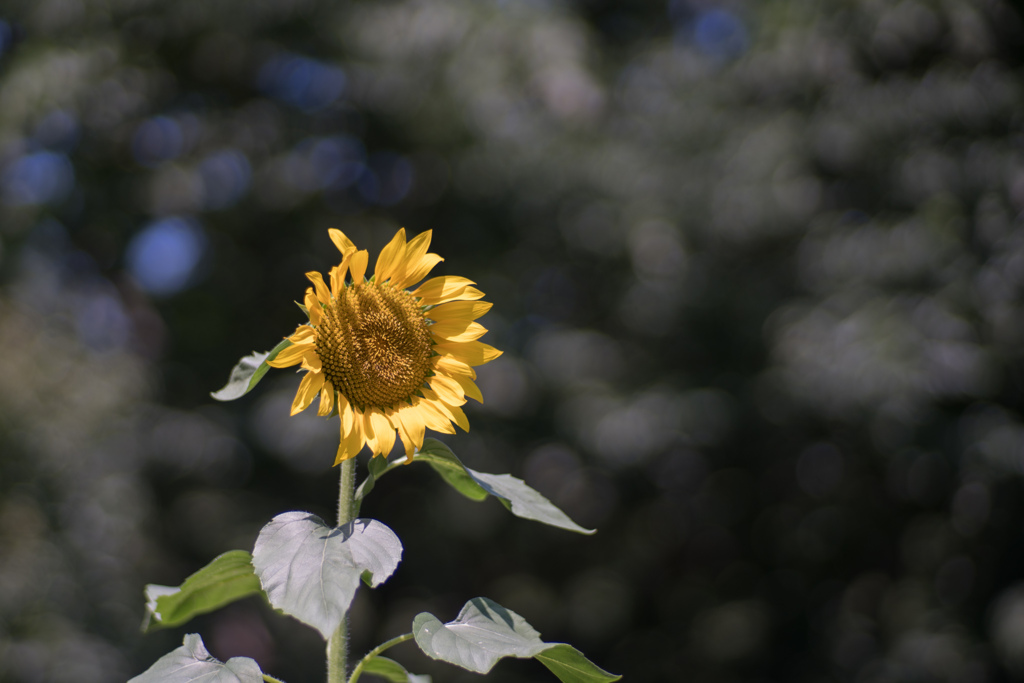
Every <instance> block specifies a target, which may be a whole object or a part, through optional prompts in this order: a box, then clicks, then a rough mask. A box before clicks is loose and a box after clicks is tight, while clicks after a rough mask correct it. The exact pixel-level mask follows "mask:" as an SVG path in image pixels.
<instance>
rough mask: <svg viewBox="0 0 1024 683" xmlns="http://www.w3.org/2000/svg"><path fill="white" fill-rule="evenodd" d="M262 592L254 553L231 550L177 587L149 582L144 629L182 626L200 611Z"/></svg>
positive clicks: (152, 629)
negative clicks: (255, 571)
mask: <svg viewBox="0 0 1024 683" xmlns="http://www.w3.org/2000/svg"><path fill="white" fill-rule="evenodd" d="M262 592H263V591H262V589H261V588H260V580H259V579H258V578H256V574H254V573H253V567H252V556H251V555H250V554H249V553H247V552H246V551H244V550H231V551H228V552H226V553H224V554H223V555H218V556H217V557H215V558H214V559H213V561H212V562H210V563H209V564H208V565H206V566H205V567H203V568H202V569H200V570H199V571H197V572H196V573H195V574H193V575H192V576H190V577H188V578H187V579H185V581H184V582H183V583H182V584H181V585H180V586H178V587H173V586H159V585H157V584H152V583H151V584H149V585H147V586H146V619H145V621H144V622H143V624H142V630H143V631H154V630H156V629H158V628H168V627H171V626H180V625H181V624H184V623H185V622H186V621H188V620H189V619H191V618H192V617H195V616H197V615H199V614H204V613H206V612H211V611H213V610H215V609H218V608H220V607H223V606H224V605H226V604H228V603H231V602H234V601H235V600H241V599H242V598H244V597H248V596H250V595H255V594H259V593H262Z"/></svg>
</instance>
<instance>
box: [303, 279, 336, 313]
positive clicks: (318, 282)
mask: <svg viewBox="0 0 1024 683" xmlns="http://www.w3.org/2000/svg"><path fill="white" fill-rule="evenodd" d="M306 277H307V278H309V281H310V282H312V283H313V286H314V287H316V298H318V299H320V303H322V304H324V305H325V306H326V305H327V304H329V303H331V290H329V289H327V285H325V284H324V277H323V275H321V274H320V273H318V272H316V271H313V272H311V273H306Z"/></svg>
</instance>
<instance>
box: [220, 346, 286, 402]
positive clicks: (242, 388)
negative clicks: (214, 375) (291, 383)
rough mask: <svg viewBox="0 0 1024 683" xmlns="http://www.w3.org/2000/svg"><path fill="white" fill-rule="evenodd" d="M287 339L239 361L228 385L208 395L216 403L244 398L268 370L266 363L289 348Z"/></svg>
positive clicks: (232, 370)
mask: <svg viewBox="0 0 1024 683" xmlns="http://www.w3.org/2000/svg"><path fill="white" fill-rule="evenodd" d="M291 345H292V343H291V342H290V341H288V340H287V339H283V340H281V343H280V344H278V345H277V346H275V347H274V348H272V349H271V350H270V351H267V352H266V353H258V352H255V351H254V352H253V353H251V354H249V355H248V356H245V357H244V358H242V359H240V360H239V361H238V363H237V364H236V365H235V367H233V368H231V375H229V376H228V383H227V384H225V385H224V386H223V387H222V388H221V389H219V390H217V391H214V392H212V393H211V394H210V396H213V397H214V398H215V399H217V400H218V401H234V400H235V399H236V398H241V397H242V396H245V395H246V394H248V393H249V392H250V391H252V390H253V389H254V388H255V387H256V385H257V384H259V381H260V380H261V379H263V376H264V375H265V374H267V371H268V370H270V366H269V365H267V361H270V360H274V359H275V358H277V354H279V353H281V352H282V351H283V350H285V349H286V348H288V347H289V346H291Z"/></svg>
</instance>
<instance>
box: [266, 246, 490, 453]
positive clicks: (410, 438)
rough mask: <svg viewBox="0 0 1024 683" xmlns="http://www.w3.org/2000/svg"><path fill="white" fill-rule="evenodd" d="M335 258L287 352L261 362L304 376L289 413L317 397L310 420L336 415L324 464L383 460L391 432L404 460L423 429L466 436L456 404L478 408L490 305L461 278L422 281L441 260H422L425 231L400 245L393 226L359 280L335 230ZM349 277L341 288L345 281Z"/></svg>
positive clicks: (310, 294) (310, 295)
mask: <svg viewBox="0 0 1024 683" xmlns="http://www.w3.org/2000/svg"><path fill="white" fill-rule="evenodd" d="M329 232H330V235H331V240H332V241H333V242H334V244H335V246H336V247H338V250H339V251H340V252H341V255H342V259H341V263H340V264H339V265H337V266H335V267H334V268H332V269H331V272H330V277H329V279H330V287H329V288H328V286H327V283H326V282H324V279H323V276H322V275H321V274H320V273H317V272H311V273H306V277H307V278H309V280H310V282H312V283H313V286H312V287H309V288H308V289H307V290H306V296H305V301H304V304H305V305H304V306H303V309H304V310H305V311H306V313H307V315H308V316H309V322H308V323H305V324H302V325H299V327H298V329H296V330H295V332H294V334H292V335H291V336H290V337H287V339H288V341H290V342H291V346H288V347H286V348H285V349H284V350H282V351H281V352H280V353H279V354H278V355H277V357H276V358H274V359H273V360H271V361H269V365H271V366H272V367H275V368H286V367H290V366H293V365H299V366H300V369H301V370H305V371H306V374H305V375H304V376H303V377H302V381H301V382H300V383H299V390H298V392H296V394H295V400H294V401H293V402H292V415H295V414H296V413H299V412H301V411H303V410H305V409H306V408H308V407H309V406H310V405H312V403H313V400H314V399H316V398H317V397H318V396H319V397H320V405H319V410H318V411H317V413H318V414H319V415H324V416H326V415H332V414H337V415H338V417H339V418H340V419H341V442H340V445H339V446H338V455H337V457H336V458H335V460H334V464H335V465H337V464H338V463H340V462H342V461H343V460H348V459H349V458H354V457H355V456H356V455H357V454H358V453H359V451H361V450H362V448H363V446H364V445H366V446H369V447H370V450H371V451H372V452H373V455H383V456H385V457H386V456H387V454H388V453H390V452H391V449H392V447H393V446H394V445H395V437H396V435H397V436H398V437H400V438H401V440H402V444H403V445H404V446H405V454H406V458H407V460H411V459H412V455H413V453H414V452H415V451H416V450H418V449H419V448H420V447H422V446H423V436H424V430H425V429H427V428H430V429H433V430H435V431H438V432H444V433H446V434H454V433H455V427H454V425H458V426H459V427H461V428H462V429H463V430H464V431H469V421H468V420H467V419H466V414H465V413H464V412H463V411H462V408H461V406H462V405H463V404H465V403H466V397H469V398H473V399H476V400H477V401H481V402H482V401H483V397H482V396H481V394H480V389H479V388H478V387H477V385H476V384H475V383H474V382H473V380H474V379H476V371H475V370H473V366H475V365H483V364H484V363H488V362H490V361H492V360H494V359H495V358H497V357H498V356H500V355H501V351H498V350H497V349H495V348H494V347H492V346H488V345H487V344H484V343H482V342H480V341H477V340H478V339H479V338H480V337H482V336H483V335H484V333H485V332H487V330H486V328H484V327H483V326H482V325H481V324H480V323H478V322H475V321H476V319H477V318H479V317H480V316H482V315H483V314H484V313H486V312H487V311H488V310H489V309H490V308H491V304H489V303H487V302H484V301H480V300H479V299H481V298H483V296H484V294H483V292H481V291H480V290H478V289H476V288H475V287H473V286H472V285H474V284H475V283H474V282H472V281H471V280H467V279H466V278H464V277H455V276H451V275H448V276H443V277H435V278H431V279H430V280H427V281H426V282H423V284H421V285H420V286H419V287H418V288H416V289H414V290H411V291H410V290H409V289H407V288H408V287H410V286H412V285H415V284H417V283H419V282H420V281H421V280H423V278H425V277H426V276H427V273H429V272H430V270H431V269H432V268H433V267H434V266H436V265H437V264H438V263H439V262H441V261H443V260H444V259H442V258H441V257H440V256H438V255H437V254H429V253H427V248H428V247H429V246H430V236H431V231H429V230H428V231H426V232H424V233H421V234H420V235H417V236H416V237H415V238H414V239H413V240H411V241H409V242H406V239H405V229H404V228H402V229H401V230H399V231H398V233H396V234H395V237H394V239H392V240H391V242H389V243H388V244H387V246H385V247H384V249H382V250H381V252H380V255H379V256H378V257H377V264H376V266H375V268H374V275H373V276H372V277H370V278H369V279H367V278H366V277H365V274H366V266H367V263H368V262H369V255H368V253H367V251H366V250H365V249H361V250H357V249H356V247H355V244H353V243H352V241H351V240H350V239H349V238H348V237H346V236H345V234H344V233H343V232H341V231H340V230H334V229H332V230H330V231H329ZM350 277H351V282H349V278H350Z"/></svg>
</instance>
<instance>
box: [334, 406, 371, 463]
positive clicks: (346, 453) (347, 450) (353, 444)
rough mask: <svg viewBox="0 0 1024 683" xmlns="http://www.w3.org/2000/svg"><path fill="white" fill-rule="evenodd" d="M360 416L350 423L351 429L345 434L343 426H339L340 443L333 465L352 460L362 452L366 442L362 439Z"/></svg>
mask: <svg viewBox="0 0 1024 683" xmlns="http://www.w3.org/2000/svg"><path fill="white" fill-rule="evenodd" d="M362 423H363V420H362V416H360V419H358V420H353V421H352V428H351V429H350V430H349V431H348V432H346V431H345V425H344V424H342V426H341V442H340V443H339V444H338V454H337V455H336V456H335V457H334V464H335V465H337V464H338V463H340V462H342V461H344V460H348V459H350V458H354V457H356V456H357V455H359V451H361V450H363V444H364V443H365V442H366V440H365V439H364V438H363V427H362Z"/></svg>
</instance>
